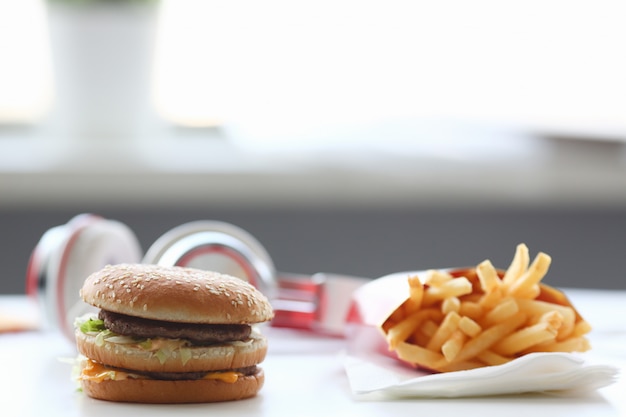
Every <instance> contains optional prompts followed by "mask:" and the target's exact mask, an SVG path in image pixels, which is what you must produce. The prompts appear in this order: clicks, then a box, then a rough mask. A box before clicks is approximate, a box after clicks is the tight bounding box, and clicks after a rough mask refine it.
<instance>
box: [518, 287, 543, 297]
mask: <svg viewBox="0 0 626 417" xmlns="http://www.w3.org/2000/svg"><path fill="white" fill-rule="evenodd" d="M540 293H541V288H540V287H539V284H535V285H531V286H530V287H528V288H526V289H524V290H523V291H520V292H518V293H517V294H516V295H515V298H526V299H528V300H534V299H535V298H537V297H539V294H540Z"/></svg>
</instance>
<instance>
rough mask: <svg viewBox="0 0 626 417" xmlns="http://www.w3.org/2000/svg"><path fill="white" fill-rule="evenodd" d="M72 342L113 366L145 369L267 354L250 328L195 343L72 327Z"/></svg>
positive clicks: (251, 361) (242, 364)
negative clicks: (244, 334)
mask: <svg viewBox="0 0 626 417" xmlns="http://www.w3.org/2000/svg"><path fill="white" fill-rule="evenodd" d="M75 336H76V346H77V348H78V351H79V352H80V353H81V354H82V355H84V356H86V357H87V358H90V359H93V360H94V361H96V362H99V363H101V364H105V365H109V366H112V367H116V368H123V369H133V370H137V371H148V372H203V371H212V370H224V369H236V368H246V367H250V366H254V365H257V364H259V363H261V362H262V361H263V360H264V359H265V355H266V354H267V339H266V338H265V337H264V336H263V335H262V334H261V333H259V332H257V331H253V332H252V333H251V334H250V337H249V338H248V339H247V340H245V341H234V342H223V343H219V344H213V345H208V346H198V345H194V344H192V343H190V342H189V341H187V340H184V339H168V338H154V339H141V338H140V339H137V338H134V337H129V336H121V335H117V334H115V333H112V332H110V331H108V330H106V331H103V332H97V333H96V332H94V333H84V332H82V331H81V330H80V329H77V330H76V333H75Z"/></svg>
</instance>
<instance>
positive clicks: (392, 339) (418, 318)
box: [387, 308, 442, 350]
mask: <svg viewBox="0 0 626 417" xmlns="http://www.w3.org/2000/svg"><path fill="white" fill-rule="evenodd" d="M441 316H442V314H441V312H440V311H439V310H437V309H432V308H431V309H426V310H418V311H417V312H415V313H413V314H411V315H409V316H407V317H405V318H404V319H403V320H401V321H400V322H398V323H397V324H396V325H394V326H393V327H391V328H389V330H388V331H387V342H388V343H389V350H394V349H395V348H396V347H397V345H398V343H400V342H404V341H405V340H407V339H408V338H409V336H410V335H411V334H412V333H413V332H414V331H415V330H416V329H417V328H418V327H419V326H420V324H421V323H422V322H423V321H424V320H428V319H431V320H433V319H434V320H437V319H440V318H441Z"/></svg>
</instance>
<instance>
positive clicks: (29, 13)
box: [0, 0, 52, 123]
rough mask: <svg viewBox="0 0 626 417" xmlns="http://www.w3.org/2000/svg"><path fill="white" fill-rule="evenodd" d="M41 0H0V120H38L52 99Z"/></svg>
mask: <svg viewBox="0 0 626 417" xmlns="http://www.w3.org/2000/svg"><path fill="white" fill-rule="evenodd" d="M47 30H48V29H47V24H46V13H45V7H44V4H43V1H42V0H19V1H15V0H0V123H29V122H34V121H37V120H39V119H41V118H42V117H43V116H44V115H45V114H46V113H47V111H48V110H49V107H50V105H51V101H52V70H51V60H50V50H49V40H48V32H47Z"/></svg>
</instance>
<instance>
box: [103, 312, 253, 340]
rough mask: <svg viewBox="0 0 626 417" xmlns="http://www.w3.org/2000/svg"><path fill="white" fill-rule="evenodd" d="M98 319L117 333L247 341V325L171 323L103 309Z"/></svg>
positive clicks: (248, 329) (248, 328) (139, 335)
mask: <svg viewBox="0 0 626 417" xmlns="http://www.w3.org/2000/svg"><path fill="white" fill-rule="evenodd" d="M98 318H99V319H100V320H102V321H103V322H104V327H106V328H107V329H109V330H111V331H113V332H115V333H117V334H121V335H130V336H135V337H145V338H154V337H166V338H170V339H185V340H189V341H191V342H193V343H195V344H211V343H219V342H229V341H233V340H247V339H248V338H249V337H250V332H251V326H250V325H249V324H204V323H174V322H171V321H163V320H150V319H145V318H141V317H133V316H128V315H126V314H120V313H114V312H112V311H107V310H100V312H99V313H98Z"/></svg>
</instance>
